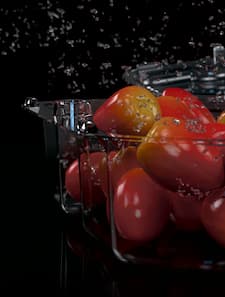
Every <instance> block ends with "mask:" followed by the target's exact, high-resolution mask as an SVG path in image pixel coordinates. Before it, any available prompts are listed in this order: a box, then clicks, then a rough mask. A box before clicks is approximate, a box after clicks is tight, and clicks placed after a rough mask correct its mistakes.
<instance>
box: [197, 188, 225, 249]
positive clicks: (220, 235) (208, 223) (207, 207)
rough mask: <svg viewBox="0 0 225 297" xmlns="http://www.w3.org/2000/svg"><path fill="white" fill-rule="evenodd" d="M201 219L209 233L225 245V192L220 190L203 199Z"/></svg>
mask: <svg viewBox="0 0 225 297" xmlns="http://www.w3.org/2000/svg"><path fill="white" fill-rule="evenodd" d="M201 219H202V222H203V225H204V227H205V229H206V230H207V232H208V233H209V235H211V236H212V238H214V239H215V240H216V241H217V242H218V243H219V244H221V245H222V246H223V247H225V193H224V191H223V192H221V191H219V192H218V193H216V194H215V193H214V194H213V195H210V196H209V197H207V198H206V199H205V200H204V201H203V205H202V210H201Z"/></svg>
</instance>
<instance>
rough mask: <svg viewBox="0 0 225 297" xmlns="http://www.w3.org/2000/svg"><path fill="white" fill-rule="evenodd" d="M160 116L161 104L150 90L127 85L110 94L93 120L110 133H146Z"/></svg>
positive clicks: (98, 126)
mask: <svg viewBox="0 0 225 297" xmlns="http://www.w3.org/2000/svg"><path fill="white" fill-rule="evenodd" d="M159 117H160V108H159V104H158V102H157V99H156V97H155V96H154V95H153V94H152V93H151V92H150V91H148V90H147V89H146V88H144V87H141V86H127V87H124V88H122V89H120V90H118V91H117V92H115V93H114V94H113V95H112V96H110V97H109V98H108V99H107V100H106V101H105V102H104V103H103V104H102V105H101V106H100V107H99V108H98V109H97V110H96V112H95V114H94V117H93V120H94V123H95V124H96V126H97V128H98V129H100V130H102V131H104V132H106V133H108V134H123V135H125V134H127V135H145V134H146V133H147V132H148V130H149V129H150V127H151V126H152V124H153V123H154V122H155V120H156V119H158V118H159Z"/></svg>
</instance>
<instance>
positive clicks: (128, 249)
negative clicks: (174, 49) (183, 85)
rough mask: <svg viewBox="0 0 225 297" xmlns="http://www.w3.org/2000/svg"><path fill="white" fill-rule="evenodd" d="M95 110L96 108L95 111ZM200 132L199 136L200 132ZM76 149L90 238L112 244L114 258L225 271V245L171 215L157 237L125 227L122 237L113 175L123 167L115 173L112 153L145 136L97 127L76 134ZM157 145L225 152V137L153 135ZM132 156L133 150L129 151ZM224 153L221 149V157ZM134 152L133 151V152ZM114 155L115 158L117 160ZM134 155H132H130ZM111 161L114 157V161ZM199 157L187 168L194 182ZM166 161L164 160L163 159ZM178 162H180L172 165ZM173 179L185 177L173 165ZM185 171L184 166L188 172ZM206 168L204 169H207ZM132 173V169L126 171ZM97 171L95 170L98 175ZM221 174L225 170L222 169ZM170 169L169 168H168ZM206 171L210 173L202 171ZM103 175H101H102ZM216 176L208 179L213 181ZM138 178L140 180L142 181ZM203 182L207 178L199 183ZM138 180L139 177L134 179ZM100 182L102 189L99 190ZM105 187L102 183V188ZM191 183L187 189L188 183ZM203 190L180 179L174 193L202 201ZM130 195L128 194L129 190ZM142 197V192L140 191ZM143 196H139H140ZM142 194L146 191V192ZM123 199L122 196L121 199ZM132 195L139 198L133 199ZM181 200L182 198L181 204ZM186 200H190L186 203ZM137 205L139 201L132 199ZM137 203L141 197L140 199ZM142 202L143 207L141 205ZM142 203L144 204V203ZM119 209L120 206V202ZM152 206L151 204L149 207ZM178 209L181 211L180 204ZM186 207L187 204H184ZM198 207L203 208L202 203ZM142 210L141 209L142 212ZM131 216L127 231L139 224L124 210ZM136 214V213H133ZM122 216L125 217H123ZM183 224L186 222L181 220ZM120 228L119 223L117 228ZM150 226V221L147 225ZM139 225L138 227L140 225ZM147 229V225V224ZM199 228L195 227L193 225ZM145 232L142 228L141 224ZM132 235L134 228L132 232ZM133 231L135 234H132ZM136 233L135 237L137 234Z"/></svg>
mask: <svg viewBox="0 0 225 297" xmlns="http://www.w3.org/2000/svg"><path fill="white" fill-rule="evenodd" d="M92 102H93V103H95V104H94V105H95V108H96V104H97V103H99V105H100V104H101V103H102V102H101V101H97V102H96V101H95V100H94V101H90V102H89V103H90V104H91V103H92ZM95 108H94V109H93V112H94V110H95ZM223 108H224V105H223V104H221V109H219V105H217V107H216V110H217V112H219V111H222V110H223ZM200 135H201V134H200ZM77 139H78V147H79V151H80V152H79V155H80V169H81V170H80V174H81V175H80V178H81V188H82V202H83V203H82V214H83V224H84V228H85V230H86V231H87V232H88V233H89V234H91V236H93V237H95V238H96V239H97V240H99V241H100V242H101V243H102V244H103V245H105V246H108V248H110V249H112V250H113V252H114V254H115V256H116V257H117V258H118V259H119V260H121V261H123V262H127V263H135V264H151V265H157V266H164V267H172V268H185V269H187V268H189V269H203V270H204V269H205V270H207V269H209V270H210V269H213V270H218V271H224V269H225V248H223V247H221V246H220V245H219V244H217V243H216V242H215V241H214V239H212V237H210V236H209V234H208V233H207V232H206V230H205V229H204V228H201V227H200V228H199V229H197V230H195V231H190V230H188V231H187V230H186V229H182V228H180V227H177V225H176V224H174V222H173V218H172V219H171V220H169V221H168V223H167V225H166V226H165V227H164V229H163V230H162V232H161V233H160V235H159V236H156V237H155V238H154V239H153V240H152V239H151V240H144V242H143V241H142V239H138V240H136V239H133V238H132V239H130V238H129V236H128V235H127V234H129V231H128V232H127V231H125V232H127V233H126V236H128V239H127V238H126V236H124V234H123V231H122V232H121V229H123V227H124V226H122V227H121V224H124V221H123V220H122V223H121V221H120V223H118V213H117V214H115V203H114V199H115V184H114V179H115V174H117V173H118V171H120V170H121V171H123V170H124V167H125V166H128V165H127V164H125V165H124V167H123V168H121V167H120V165H119V166H117V167H114V168H117V170H118V171H117V173H115V169H114V171H113V169H112V168H113V166H114V165H115V163H117V165H118V164H119V163H121V154H120V156H118V157H117V158H115V157H112V156H114V152H118V151H120V152H121V151H126V150H127V148H129V149H130V148H132V149H135V148H137V147H138V146H139V145H140V144H141V142H142V141H143V139H144V137H136V136H129V135H123V136H121V135H114V136H107V135H106V134H104V133H103V132H101V131H96V132H94V133H89V132H88V131H86V132H84V133H81V134H79V135H78V138H77ZM152 141H153V142H155V143H159V144H160V143H163V145H164V147H166V146H168V147H169V146H172V145H174V143H176V145H175V146H177V147H178V146H180V147H183V148H184V149H185V147H188V146H190V145H193V146H195V150H196V151H199V152H200V151H202V150H203V149H204V150H205V152H207V151H212V150H223V151H224V150H225V139H224V137H223V138H222V139H219V140H218V141H215V140H213V139H207V140H206V139H202V138H201V137H199V138H194V139H179V138H177V139H176V138H175V139H173V140H171V139H166V138H163V139H161V140H159V139H155V140H154V139H153V140H152ZM96 152H97V153H99V154H101V156H102V159H103V160H104V161H102V163H101V164H104V166H103V165H101V166H102V167H100V173H99V169H97V171H96V167H95V165H94V161H93V158H92V155H93V154H96ZM130 154H132V152H130ZM222 155H223V152H221V156H220V157H221V158H222ZM130 156H131V155H130ZM113 158H114V160H113ZM132 158H133V157H132ZM112 160H113V161H112ZM196 161H197V159H196V158H193V159H192V158H191V157H190V158H189V161H188V168H189V169H188V168H187V171H188V170H190V168H192V171H190V172H191V175H192V177H191V180H192V181H195V180H198V178H199V173H200V172H201V168H200V164H198V162H196ZM178 162H182V160H178V161H177V166H178V167H179V164H178ZM161 165H162V163H161ZM174 166H176V164H175V163H174ZM84 168H85V169H84ZM170 169H171V172H170V174H169V175H170V181H171V183H173V181H174V183H177V181H179V180H182V177H181V176H180V175H174V174H173V172H174V170H173V169H174V168H170ZM208 169H209V171H208V173H207V175H208V176H210V174H212V173H213V167H212V169H211V167H209V168H208ZM185 170H186V169H185V168H184V171H185ZM204 170H206V169H205V168H204ZM127 171H128V169H127ZM96 172H97V173H96ZM221 172H222V171H221ZM167 173H168V170H167ZM204 175H206V172H204ZM99 176H100V178H99ZM211 178H212V179H213V177H210V178H209V179H208V178H206V179H205V183H206V180H208V181H209V180H210V179H211ZM139 182H140V181H137V183H139ZM201 182H203V183H204V181H201ZM133 183H134V184H135V179H134V180H133ZM224 185H225V184H223V186H222V185H221V187H220V191H222V192H223V191H224V188H223V187H224ZM96 186H97V187H98V190H97V191H96ZM101 186H102V187H101ZM186 186H187V187H186ZM202 186H203V188H205V195H206V196H207V195H208V193H206V192H207V191H208V190H209V188H210V186H209V187H208V186H207V184H203V185H202ZM101 189H103V192H104V193H105V196H106V197H107V198H106V197H102V193H101ZM135 189H136V190H137V191H139V190H140V191H141V189H140V187H139V186H138V184H137V185H136V188H135ZM200 191H201V190H200V189H197V188H195V187H194V185H190V184H189V185H183V188H182V182H181V184H180V187H179V188H177V189H176V190H173V192H174V193H175V192H177V193H178V194H179V195H180V196H182V193H184V195H183V196H184V197H185V198H186V199H187V198H188V196H190V195H192V194H193V196H195V198H194V199H196V200H198V199H200V200H201V199H202V193H200ZM125 195H127V193H126V194H125ZM137 195H138V194H137ZM141 195H142V192H141V194H139V198H136V199H140V197H141ZM143 195H144V194H143ZM165 195H166V194H165ZM122 199H123V198H122ZM126 199H130V198H126V197H125V198H124V201H123V203H126ZM132 199H135V197H133V198H132ZM181 203H183V202H181ZM184 203H186V202H184ZM134 204H135V202H134ZM137 204H138V201H137ZM143 205H144V206H143ZM143 205H142V206H143V208H145V204H143ZM142 206H141V207H142ZM117 207H118V206H117ZM146 207H148V206H146ZM176 207H178V213H179V205H178V206H176ZM182 207H183V206H182ZM185 207H187V208H188V207H189V208H192V207H195V205H194V204H193V205H188V204H187V205H186V206H185ZM198 207H199V206H198ZM132 211H133V212H135V211H136V212H137V213H136V214H137V216H138V215H139V214H138V207H137V208H135V207H134V206H133V209H132ZM140 211H143V209H142V210H140ZM126 215H127V219H125V220H126V222H125V227H124V228H128V229H129V224H130V226H131V229H132V228H136V227H137V225H135V223H133V222H132V221H131V220H132V217H131V216H129V215H128V214H127V213H126V212H125V213H124V216H126ZM116 216H117V223H116ZM133 218H134V216H133ZM120 220H121V218H120ZM181 224H182V223H181ZM118 226H119V227H118ZM146 226H147V225H146ZM137 228H138V227H137ZM146 228H147V227H146ZM194 229H195V228H194ZM141 230H142V231H143V228H141ZM131 233H132V232H131ZM132 236H133V235H131V237H132ZM134 236H136V235H134Z"/></svg>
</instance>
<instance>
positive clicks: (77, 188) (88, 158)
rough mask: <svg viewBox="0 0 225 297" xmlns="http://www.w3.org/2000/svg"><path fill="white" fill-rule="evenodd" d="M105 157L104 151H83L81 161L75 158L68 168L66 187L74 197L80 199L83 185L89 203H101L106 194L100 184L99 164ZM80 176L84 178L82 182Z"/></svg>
mask: <svg viewBox="0 0 225 297" xmlns="http://www.w3.org/2000/svg"><path fill="white" fill-rule="evenodd" d="M103 157H104V153H103V152H93V153H90V154H86V153H83V154H81V156H80V170H81V172H80V173H79V161H78V160H75V161H74V162H73V163H72V164H71V165H70V166H69V167H68V169H67V170H66V174H65V188H66V190H67V192H68V193H69V194H70V196H71V197H72V198H74V199H75V200H76V201H80V196H81V187H82V189H83V191H84V198H85V201H86V202H87V203H101V202H102V201H105V196H104V194H103V192H102V190H101V186H100V174H99V165H100V162H101V160H102V158H103ZM80 176H81V177H82V180H81V182H80Z"/></svg>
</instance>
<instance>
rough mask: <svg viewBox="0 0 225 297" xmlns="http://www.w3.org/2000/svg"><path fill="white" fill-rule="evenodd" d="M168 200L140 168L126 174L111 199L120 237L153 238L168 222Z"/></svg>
mask: <svg viewBox="0 0 225 297" xmlns="http://www.w3.org/2000/svg"><path fill="white" fill-rule="evenodd" d="M169 213H170V203H169V199H167V196H166V195H165V192H164V189H162V188H161V187H160V186H159V185H158V184H157V183H155V182H154V181H153V180H152V179H151V177H150V176H148V175H147V174H146V173H145V172H144V170H143V169H142V168H134V169H131V170H129V171H128V172H127V173H125V174H124V175H123V176H122V177H121V178H120V180H119V181H118V183H117V187H116V189H115V195H114V216H115V225H116V228H117V230H118V232H119V234H120V235H121V237H123V238H125V239H129V240H138V241H146V240H152V239H154V238H156V237H157V236H158V235H159V234H160V233H161V232H162V230H163V229H164V227H165V225H166V224H167V222H168V219H169Z"/></svg>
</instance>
